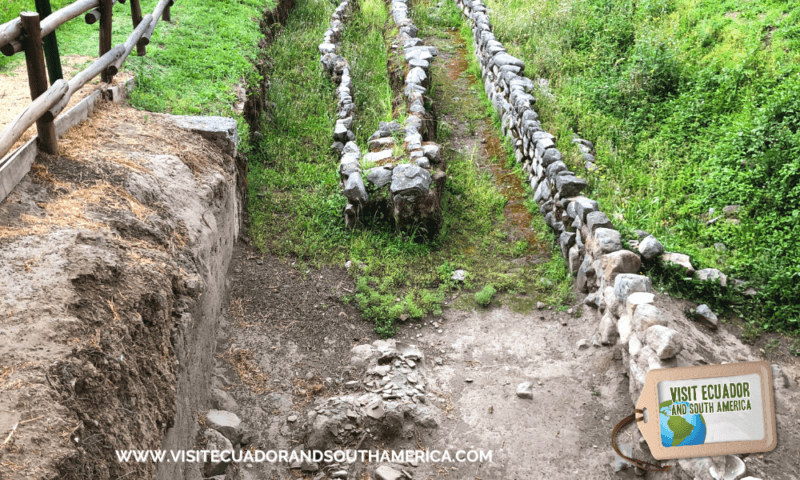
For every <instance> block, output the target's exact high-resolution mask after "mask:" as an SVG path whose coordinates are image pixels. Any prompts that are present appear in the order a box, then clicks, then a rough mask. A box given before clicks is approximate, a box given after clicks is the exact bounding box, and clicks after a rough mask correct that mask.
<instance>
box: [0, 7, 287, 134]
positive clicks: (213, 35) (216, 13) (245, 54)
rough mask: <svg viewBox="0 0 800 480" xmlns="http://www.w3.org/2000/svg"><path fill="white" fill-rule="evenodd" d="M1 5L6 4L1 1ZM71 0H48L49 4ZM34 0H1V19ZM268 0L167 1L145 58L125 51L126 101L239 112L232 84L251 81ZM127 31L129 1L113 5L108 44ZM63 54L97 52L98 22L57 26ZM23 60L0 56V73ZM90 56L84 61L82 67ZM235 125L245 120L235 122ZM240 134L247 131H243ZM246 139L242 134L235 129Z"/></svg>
mask: <svg viewBox="0 0 800 480" xmlns="http://www.w3.org/2000/svg"><path fill="white" fill-rule="evenodd" d="M4 3H7V4H8V5H3V4H4ZM69 3H72V2H71V0H51V5H52V7H53V10H56V9H58V8H60V7H62V6H64V5H67V4H69ZM157 3H158V2H157V0H142V1H141V5H142V12H143V14H147V13H150V12H152V11H153V8H155V5H156V4H157ZM33 4H34V2H33V0H0V6H6V7H7V8H6V9H4V10H3V11H2V12H0V22H6V21H8V20H10V19H11V18H14V17H16V16H17V15H19V12H20V11H22V10H34V7H33ZM274 4H275V0H221V1H220V0H181V1H179V2H176V4H175V5H174V6H173V7H172V22H164V21H159V23H158V27H157V28H156V31H155V33H154V34H153V38H152V39H151V44H150V46H148V47H147V56H145V57H137V56H136V54H135V53H134V54H132V55H131V56H130V57H128V60H127V62H126V63H125V68H126V69H128V70H130V71H132V72H133V73H134V74H135V75H136V77H137V82H138V87H137V89H136V90H135V91H134V93H133V95H132V98H131V102H132V104H133V105H134V106H136V107H137V108H141V109H145V110H149V111H153V112H169V113H173V114H176V115H225V116H234V117H238V115H237V114H236V113H235V111H234V110H233V104H234V102H235V100H236V97H235V94H234V89H233V87H234V85H235V84H237V83H248V82H256V81H258V80H259V79H258V77H257V74H256V72H255V69H254V68H253V66H252V64H251V59H254V58H255V57H256V55H257V54H258V41H259V39H260V38H261V37H262V35H261V32H260V29H259V24H258V21H259V19H260V18H261V14H262V12H263V11H264V10H265V9H267V8H270V7H272V6H273V5H274ZM132 30H133V25H132V23H131V14H130V7H129V4H128V3H126V4H124V5H123V4H119V3H118V4H117V5H116V6H115V7H114V29H113V44H115V45H116V44H119V43H122V42H123V41H124V40H125V39H126V38H127V36H128V35H129V34H130V33H131V31H132ZM56 34H57V37H58V43H59V50H60V54H61V55H62V56H66V55H86V56H91V57H93V58H97V55H98V24H94V25H86V23H85V22H84V21H83V18H82V17H78V18H76V19H74V20H72V21H70V22H68V23H66V24H65V25H63V26H62V27H61V28H59V29H58V30H57V31H56ZM19 63H24V56H23V55H22V54H17V55H16V56H14V57H12V58H11V59H9V58H7V57H0V73H2V72H3V70H8V69H10V68H13V67H15V66H16V65H18V64H19ZM88 63H89V62H87V65H88ZM239 124H240V128H241V129H246V128H247V126H246V123H245V122H243V121H239ZM242 133H246V130H244V131H243V132H242ZM241 136H243V137H245V138H246V134H243V135H241Z"/></svg>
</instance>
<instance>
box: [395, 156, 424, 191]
mask: <svg viewBox="0 0 800 480" xmlns="http://www.w3.org/2000/svg"><path fill="white" fill-rule="evenodd" d="M430 186H431V174H430V173H428V171H427V170H425V169H424V168H421V167H419V166H417V165H410V164H403V165H398V166H397V167H395V168H394V170H392V186H391V190H392V194H394V195H413V196H417V195H426V194H427V193H428V190H430Z"/></svg>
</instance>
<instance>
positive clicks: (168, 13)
mask: <svg viewBox="0 0 800 480" xmlns="http://www.w3.org/2000/svg"><path fill="white" fill-rule="evenodd" d="M174 3H175V2H173V1H170V2H169V3H168V4H167V7H166V8H165V9H164V13H163V14H162V15H161V17H162V18H163V19H164V21H165V22H171V21H172V12H171V11H170V8H169V7H171V6H172V5H173V4H174Z"/></svg>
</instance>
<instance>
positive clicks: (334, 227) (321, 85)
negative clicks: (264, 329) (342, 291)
mask: <svg viewBox="0 0 800 480" xmlns="http://www.w3.org/2000/svg"><path fill="white" fill-rule="evenodd" d="M430 7H431V2H425V3H420V4H418V5H417V6H416V7H415V8H417V9H418V10H423V11H427V9H429V8H430ZM331 11H332V6H331V4H330V2H328V1H326V0H300V1H299V2H298V4H297V7H296V9H295V11H294V12H293V13H292V14H291V16H290V18H289V20H288V24H287V26H286V29H285V30H284V32H283V34H282V35H281V36H280V37H278V38H277V40H276V42H275V43H274V44H273V45H271V46H270V47H269V48H268V51H267V55H268V56H269V57H270V58H272V60H273V64H272V65H273V68H272V78H271V88H270V92H269V96H270V101H272V102H274V103H275V104H276V107H275V109H274V111H273V112H272V113H273V116H272V117H271V119H270V120H268V121H267V122H266V123H265V125H264V126H263V129H262V133H263V134H264V139H263V140H262V142H261V144H260V145H258V146H257V148H256V149H255V151H254V152H253V154H252V155H251V174H250V178H249V185H250V188H251V191H250V198H251V204H250V213H251V229H250V233H251V235H252V236H253V238H254V240H255V242H256V244H257V245H258V246H259V247H260V248H262V249H263V250H265V251H271V252H272V253H276V254H279V255H288V256H294V257H297V258H298V260H299V263H298V264H303V263H308V264H339V265H341V264H343V263H345V261H347V260H352V262H353V265H354V267H353V270H352V271H353V273H354V275H355V277H356V282H357V291H356V292H354V295H353V296H352V297H351V299H352V300H354V301H356V302H357V303H358V305H359V306H360V308H361V309H362V310H363V311H364V316H365V317H366V318H368V319H370V320H373V321H375V322H376V328H377V330H378V331H379V332H380V333H382V334H385V335H388V334H391V333H392V332H393V330H394V322H395V321H396V320H397V319H399V318H402V317H403V316H407V317H408V318H420V317H422V316H424V315H426V314H429V313H440V311H441V307H442V302H443V301H444V298H445V295H446V294H448V293H449V292H450V291H451V290H452V289H453V288H454V287H455V286H454V285H453V283H452V282H451V280H450V275H451V273H452V271H453V270H454V269H455V268H465V269H466V270H467V271H468V272H470V274H471V278H470V279H468V282H467V285H466V286H467V288H477V287H481V286H483V285H485V284H487V283H492V284H494V285H495V286H496V288H497V289H498V290H501V291H502V290H506V291H509V290H512V291H518V292H523V291H528V287H527V286H528V285H529V284H532V283H533V281H532V279H533V278H537V279H538V278H539V277H541V276H543V275H544V276H549V277H551V278H553V279H554V281H555V282H556V283H557V282H561V283H565V282H566V278H565V277H564V275H563V266H561V265H560V263H559V264H554V265H556V266H558V267H560V268H552V266H553V265H551V264H543V265H537V266H531V267H526V268H524V269H521V271H519V272H516V273H514V274H506V273H504V272H506V271H509V270H511V267H510V260H511V259H513V258H514V255H516V256H520V255H521V254H524V253H525V252H524V248H523V249H522V251H515V245H514V244H513V242H510V241H508V240H507V238H506V234H505V232H504V231H503V228H502V207H503V205H504V203H505V199H504V198H503V197H502V196H501V195H500V194H499V193H498V191H497V190H496V189H495V188H494V186H493V185H492V183H491V179H490V178H489V176H488V175H487V174H484V173H481V172H479V171H478V170H477V169H476V168H475V166H474V164H473V162H472V159H471V158H470V156H469V155H456V154H452V155H450V157H451V158H449V161H450V163H449V167H448V175H449V178H448V181H447V186H446V191H447V192H446V194H445V196H444V200H443V208H444V211H445V214H444V218H445V224H444V226H443V228H442V231H441V233H440V235H439V236H438V237H437V239H436V240H435V241H434V242H432V243H430V244H419V243H415V242H414V241H412V240H410V239H408V238H401V237H399V236H398V235H396V234H395V233H394V232H393V231H390V230H389V229H388V228H386V226H385V225H383V224H381V223H375V224H369V225H366V226H365V227H364V228H362V229H357V230H355V231H352V232H348V231H346V230H345V228H344V222H343V220H342V210H343V208H344V206H345V201H344V198H343V197H342V196H341V195H340V194H339V186H338V179H337V174H336V165H337V161H336V157H335V156H334V155H333V154H332V153H331V151H330V145H331V143H332V140H331V133H332V132H333V126H334V123H335V121H334V117H335V108H336V100H335V95H334V88H335V87H334V85H333V84H331V82H330V81H329V79H328V78H327V77H326V76H325V74H324V72H323V71H322V68H321V66H320V65H319V58H318V56H319V54H318V52H317V45H318V44H319V42H320V41H321V39H322V37H323V34H324V32H325V29H326V28H327V26H328V22H329V19H330V14H331ZM418 16H419V14H418ZM456 18H457V17H456ZM386 19H387V12H386V7H385V6H384V3H383V2H382V1H381V0H362V2H361V11H360V12H359V13H358V14H357V15H355V16H354V17H353V18H352V19H351V20H349V21H348V24H347V26H346V33H345V35H344V38H343V41H342V48H343V53H344V55H345V56H346V58H348V61H349V62H350V64H351V67H352V69H353V81H354V88H355V92H356V93H355V100H356V104H357V112H356V118H355V122H356V123H355V125H357V130H356V132H357V141H358V142H359V143H360V146H361V147H362V149H363V148H364V147H365V146H366V145H365V140H366V138H367V137H369V135H370V134H371V133H372V132H373V131H375V130H376V129H377V127H378V122H379V121H381V120H384V121H385V120H390V119H391V118H392V112H391V110H390V107H391V98H392V97H391V95H392V93H391V91H390V88H389V84H388V78H387V73H386V56H385V55H386V53H385V52H386V51H387V50H386V45H385V44H384V38H385V37H384V33H385V32H384V31H383V28H384V24H385V21H386ZM422 33H423V34H424V33H425V32H424V31H423V32H422ZM434 63H435V62H434ZM480 108H482V107H480ZM362 263H363V265H364V267H363V270H362V269H360V268H359V267H358V266H359V265H360V264H362ZM551 263H552V262H551ZM565 291H566V290H565V289H554V290H553V292H554V293H553V294H552V296H553V297H554V298H553V299H552V300H554V301H556V300H560V299H561V297H560V295H561V294H563V293H564V292H565ZM531 292H532V290H531ZM398 299H399V300H398ZM537 299H544V296H542V295H540V294H538V293H537Z"/></svg>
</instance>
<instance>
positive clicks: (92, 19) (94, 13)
mask: <svg viewBox="0 0 800 480" xmlns="http://www.w3.org/2000/svg"><path fill="white" fill-rule="evenodd" d="M126 1H127V0H114V2H113V3H114V5H116V4H117V3H123V4H124V3H125V2H126ZM102 16H103V15H102V14H101V13H100V9H99V8H95V9H94V10H90V11H89V12H88V13H86V16H85V17H83V19H84V21H85V22H86V23H88V24H89V25H92V24H95V23H97V21H98V20H100V17H102Z"/></svg>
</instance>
